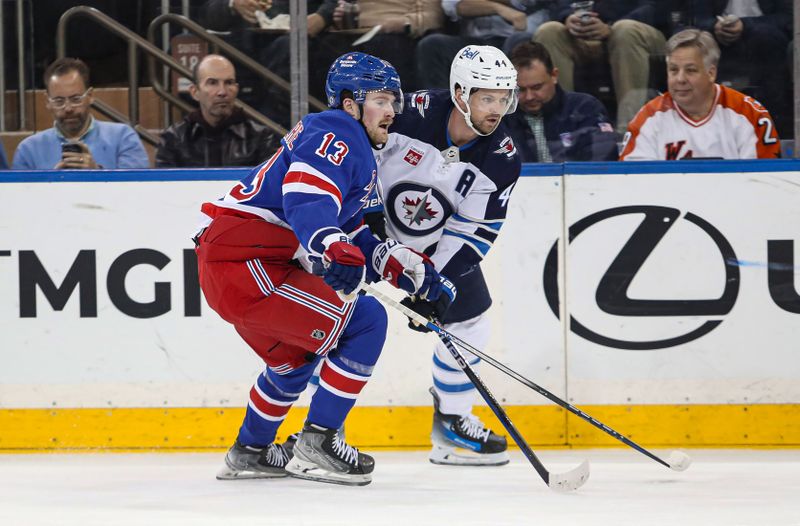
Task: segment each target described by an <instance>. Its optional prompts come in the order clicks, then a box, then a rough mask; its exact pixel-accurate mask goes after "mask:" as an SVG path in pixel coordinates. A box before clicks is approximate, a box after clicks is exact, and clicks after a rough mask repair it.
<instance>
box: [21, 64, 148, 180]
mask: <svg viewBox="0 0 800 526" xmlns="http://www.w3.org/2000/svg"><path fill="white" fill-rule="evenodd" d="M44 83H45V87H46V88H47V103H46V107H47V109H48V110H49V111H50V113H51V114H52V115H53V119H54V123H53V127H52V128H49V129H47V130H44V131H41V132H39V133H36V134H34V135H31V136H30V137H28V138H27V139H25V140H24V141H22V142H21V143H20V144H19V146H18V147H17V151H16V152H15V153H14V161H13V166H12V167H13V168H14V169H16V170H51V169H52V170H65V169H66V170H76V169H102V168H106V169H115V168H149V167H150V162H149V159H148V157H147V152H145V150H144V146H142V141H141V140H140V139H139V137H138V136H137V135H136V132H135V131H133V128H131V127H130V126H128V125H127V124H121V123H116V122H103V121H98V120H95V119H94V117H92V114H91V113H90V111H89V108H90V107H91V104H92V100H93V99H92V88H91V85H90V83H89V68H88V67H87V66H86V64H85V63H84V62H83V61H82V60H79V59H75V58H62V59H58V60H56V61H55V62H53V63H52V64H51V65H50V66H48V68H47V70H46V71H45V73H44Z"/></svg>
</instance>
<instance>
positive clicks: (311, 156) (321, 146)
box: [203, 110, 377, 270]
mask: <svg viewBox="0 0 800 526" xmlns="http://www.w3.org/2000/svg"><path fill="white" fill-rule="evenodd" d="M375 181H376V164H375V158H374V157H373V154H372V146H371V144H370V142H369V139H368V137H367V134H366V132H365V131H364V129H363V127H362V126H361V124H359V123H358V121H356V120H355V119H353V118H352V117H351V116H350V115H348V114H347V113H345V112H344V111H342V110H329V111H325V112H322V113H317V114H312V115H308V116H306V117H304V118H303V119H302V120H301V121H300V122H298V123H297V125H295V127H294V128H293V129H292V130H291V131H290V132H289V133H287V134H286V136H285V137H283V139H281V145H280V147H279V148H278V151H277V152H275V154H274V155H273V156H272V157H271V158H270V159H268V160H267V161H265V162H264V163H262V164H261V165H259V166H257V167H256V168H254V169H253V170H252V171H251V172H250V174H249V175H248V176H247V177H245V178H244V179H242V180H241V181H240V182H239V183H237V184H236V185H234V187H233V188H232V189H231V190H230V191H229V192H228V194H227V195H225V196H224V197H222V198H221V199H220V200H218V201H214V202H212V203H207V204H206V205H204V206H203V211H204V212H205V213H206V214H207V215H209V216H211V217H213V216H215V215H216V211H215V210H214V208H217V207H218V208H224V209H233V210H237V211H239V212H245V213H248V214H252V215H254V216H258V217H260V218H262V219H264V220H265V221H268V222H270V223H273V224H276V225H280V226H282V227H285V228H290V229H291V230H292V231H293V232H294V234H295V235H296V236H297V239H298V240H299V241H300V248H299V249H298V254H296V257H297V259H298V260H300V261H301V263H303V266H304V267H306V269H307V270H310V263H311V261H314V260H318V258H321V256H322V253H323V252H324V250H325V245H326V243H323V242H324V241H326V238H327V242H330V241H331V240H338V238H339V236H341V235H342V234H343V233H344V234H349V235H350V237H351V238H352V240H353V242H354V243H355V244H356V245H359V247H360V248H361V249H362V251H363V252H364V254H365V256H367V258H369V256H370V252H371V250H372V249H374V245H376V244H377V241H376V240H375V239H374V238H373V237H372V236H371V235H370V234H369V232H368V229H366V228H365V227H364V226H363V225H362V223H363V221H362V220H363V211H362V209H363V207H364V205H365V204H366V202H367V198H368V196H369V194H370V193H371V192H372V191H373V187H374V185H375ZM308 256H310V257H311V259H310V260H309V259H308Z"/></svg>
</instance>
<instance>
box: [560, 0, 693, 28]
mask: <svg viewBox="0 0 800 526" xmlns="http://www.w3.org/2000/svg"><path fill="white" fill-rule="evenodd" d="M573 1H574V0H558V2H557V3H556V6H555V8H554V9H553V10H554V12H555V16H554V17H553V20H557V21H559V22H564V20H566V18H567V17H568V16H569V15H570V14H572V11H573V9H572V6H571V4H572V2H573ZM698 1H699V0H698ZM670 4H671V2H670V1H669V0H595V1H594V7H593V10H594V11H596V12H597V15H598V16H599V17H600V20H602V21H603V22H605V23H606V24H608V25H612V24H613V23H614V22H616V21H617V20H622V19H631V20H636V21H638V22H642V23H644V24H647V25H650V26H653V27H655V28H656V29H659V30H661V31H664V30H665V29H666V26H667V22H668V20H669V9H668V5H670Z"/></svg>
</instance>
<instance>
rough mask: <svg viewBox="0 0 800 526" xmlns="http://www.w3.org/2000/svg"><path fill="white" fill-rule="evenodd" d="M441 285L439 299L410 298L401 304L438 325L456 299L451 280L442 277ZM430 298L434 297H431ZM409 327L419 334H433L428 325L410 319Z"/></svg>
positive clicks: (440, 277)
mask: <svg viewBox="0 0 800 526" xmlns="http://www.w3.org/2000/svg"><path fill="white" fill-rule="evenodd" d="M439 283H440V285H441V289H440V294H439V296H438V297H437V298H435V299H421V298H420V297H418V296H408V297H406V298H404V299H403V301H401V302H400V303H401V304H403V305H405V306H406V307H408V308H409V309H411V310H413V311H414V312H416V313H417V314H419V315H420V316H422V317H424V318H425V319H427V320H428V321H432V322H434V323H438V322H439V321H440V320H442V319H444V315H445V313H446V312H447V309H449V308H450V305H452V303H453V301H455V299H456V287H455V285H453V283H452V282H451V281H450V280H448V279H447V278H445V277H444V276H442V275H440V276H439ZM429 298H432V297H431V296H430V295H429ZM408 327H409V328H410V329H414V330H415V331H419V332H431V329H429V328H428V327H427V325H420V324H418V323H417V322H416V321H414V320H412V319H410V318H409V320H408Z"/></svg>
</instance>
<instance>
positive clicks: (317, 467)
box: [286, 424, 375, 486]
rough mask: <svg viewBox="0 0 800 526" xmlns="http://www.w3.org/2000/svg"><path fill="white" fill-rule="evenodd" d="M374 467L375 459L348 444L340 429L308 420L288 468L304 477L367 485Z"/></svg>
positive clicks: (350, 484)
mask: <svg viewBox="0 0 800 526" xmlns="http://www.w3.org/2000/svg"><path fill="white" fill-rule="evenodd" d="M374 468H375V460H374V459H373V458H372V457H371V456H369V455H366V454H364V453H359V451H358V450H357V449H356V448H354V447H352V446H350V445H348V444H347V443H346V442H345V441H344V439H342V437H341V436H340V435H339V431H338V430H337V429H328V428H325V427H321V426H318V425H316V424H306V426H305V427H304V428H303V432H302V433H301V434H300V438H299V439H298V440H297V443H296V444H295V445H294V456H293V457H292V459H291V460H290V461H289V464H288V465H287V466H286V471H288V472H289V474H290V475H292V476H293V477H297V478H301V479H307V480H316V481H318V482H328V483H331V484H343V485H345V486H365V485H367V484H369V483H370V482H372V475H371V473H372V470H373V469H374Z"/></svg>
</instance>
